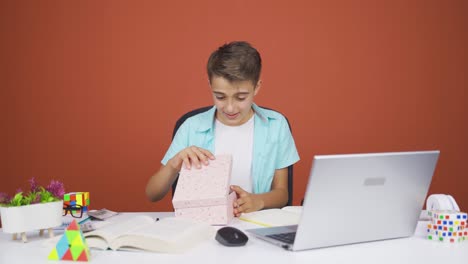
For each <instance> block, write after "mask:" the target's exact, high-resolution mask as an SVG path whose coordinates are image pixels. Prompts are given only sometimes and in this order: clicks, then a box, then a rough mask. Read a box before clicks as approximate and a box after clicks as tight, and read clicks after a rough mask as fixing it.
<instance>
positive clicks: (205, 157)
mask: <svg viewBox="0 0 468 264" xmlns="http://www.w3.org/2000/svg"><path fill="white" fill-rule="evenodd" d="M210 159H211V160H214V159H215V156H214V155H213V154H212V153H211V152H210V151H208V150H206V149H203V148H199V147H196V146H190V147H188V148H185V149H183V150H181V151H180V152H179V153H177V154H176V155H175V156H174V157H173V158H172V159H170V160H169V164H170V166H171V167H173V168H174V169H175V170H177V171H180V170H181V169H182V164H184V166H185V168H186V169H190V168H191V167H192V164H193V166H195V167H196V168H197V169H200V168H201V164H202V163H203V164H204V165H208V163H209V160H210Z"/></svg>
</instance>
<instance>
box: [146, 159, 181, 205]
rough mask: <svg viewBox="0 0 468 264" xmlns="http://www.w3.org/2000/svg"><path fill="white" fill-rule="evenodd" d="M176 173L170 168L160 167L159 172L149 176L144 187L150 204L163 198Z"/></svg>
mask: <svg viewBox="0 0 468 264" xmlns="http://www.w3.org/2000/svg"><path fill="white" fill-rule="evenodd" d="M177 174H178V171H175V170H174V169H173V168H172V167H170V166H162V167H161V168H160V170H159V171H158V172H157V173H155V174H154V175H153V176H151V178H150V180H149V181H148V184H147V185H146V196H147V197H148V199H149V200H150V201H152V202H156V201H159V200H161V199H162V198H164V196H166V194H167V192H168V191H169V190H170V189H171V185H172V183H173V182H174V181H175V179H176V177H177Z"/></svg>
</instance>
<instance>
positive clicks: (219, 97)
mask: <svg viewBox="0 0 468 264" xmlns="http://www.w3.org/2000/svg"><path fill="white" fill-rule="evenodd" d="M260 83H261V81H258V83H257V85H256V86H255V85H254V84H253V83H252V82H251V81H237V82H229V81H228V80H226V79H224V78H223V77H218V76H213V77H212V78H211V84H210V86H211V91H212V93H213V100H214V104H215V106H216V110H217V111H216V118H217V119H218V120H219V121H220V122H221V123H223V124H225V125H227V126H240V125H242V124H244V123H245V122H247V121H248V120H249V119H250V117H252V115H253V109H252V104H253V99H254V96H255V95H256V94H257V93H258V90H259V89H260Z"/></svg>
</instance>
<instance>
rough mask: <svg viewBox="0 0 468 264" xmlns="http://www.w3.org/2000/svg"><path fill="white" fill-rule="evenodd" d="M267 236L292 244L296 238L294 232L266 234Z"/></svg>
mask: <svg viewBox="0 0 468 264" xmlns="http://www.w3.org/2000/svg"><path fill="white" fill-rule="evenodd" d="M267 237H269V238H273V239H276V240H279V241H281V242H285V243H289V244H292V243H293V242H294V239H295V238H296V232H291V233H281V234H273V235H267Z"/></svg>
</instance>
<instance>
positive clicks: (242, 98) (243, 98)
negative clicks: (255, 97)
mask: <svg viewBox="0 0 468 264" xmlns="http://www.w3.org/2000/svg"><path fill="white" fill-rule="evenodd" d="M246 98H247V97H237V100H239V101H244V100H245V99H246Z"/></svg>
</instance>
